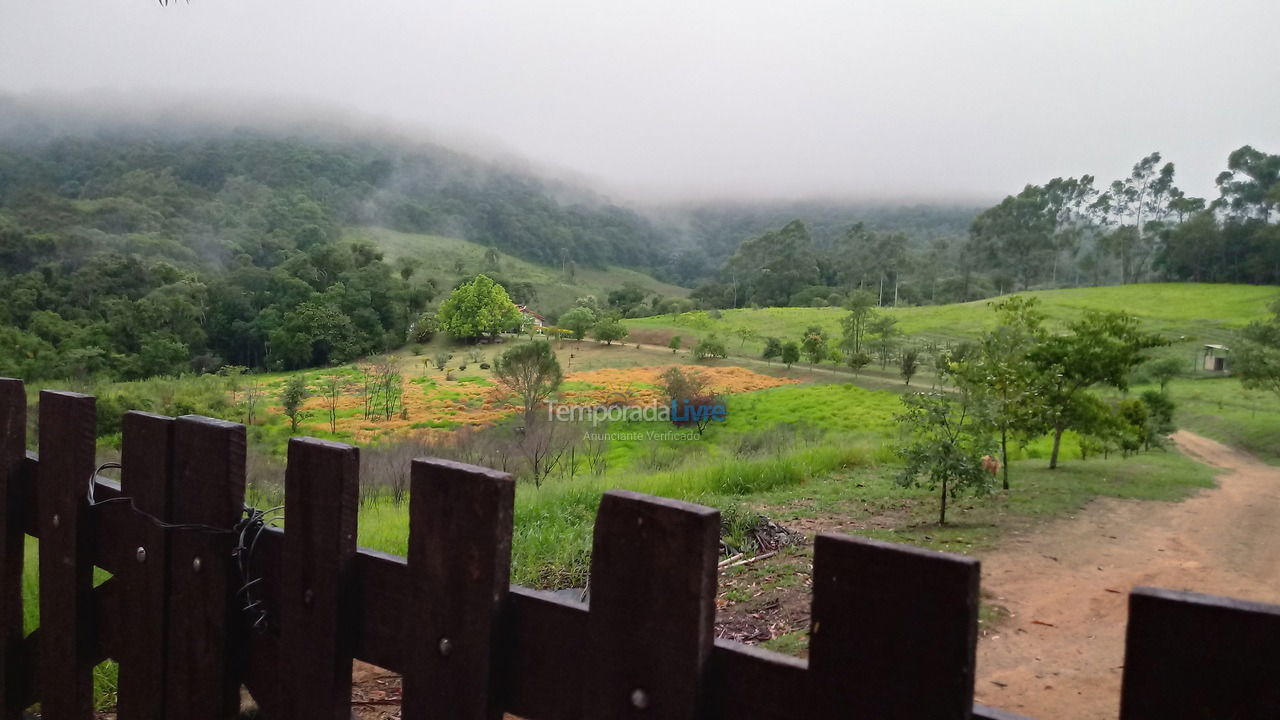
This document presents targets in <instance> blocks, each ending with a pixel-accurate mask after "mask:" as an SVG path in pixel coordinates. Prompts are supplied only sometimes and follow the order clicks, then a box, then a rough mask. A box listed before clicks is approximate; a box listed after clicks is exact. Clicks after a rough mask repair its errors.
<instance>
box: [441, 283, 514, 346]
mask: <svg viewBox="0 0 1280 720" xmlns="http://www.w3.org/2000/svg"><path fill="white" fill-rule="evenodd" d="M437 318H438V320H439V323H440V329H442V330H444V331H445V332H447V333H449V334H450V335H453V336H454V337H457V338H463V339H467V340H474V339H476V338H478V337H481V336H484V335H497V334H498V333H500V332H502V331H504V330H510V329H511V328H514V327H517V326H519V324H520V311H519V310H517V309H516V306H515V304H514V303H512V302H511V296H510V295H508V294H507V291H506V289H505V288H503V287H502V286H501V285H498V284H497V283H495V282H494V281H493V280H491V279H490V278H489V277H488V276H487V275H484V274H483V273H482V274H480V275H476V276H475V278H473V279H472V280H471V281H470V282H466V283H463V284H461V285H459V286H458V287H457V288H455V289H454V290H453V292H452V293H450V294H449V297H447V298H445V301H444V302H443V303H441V304H440V311H439V313H438V314H437Z"/></svg>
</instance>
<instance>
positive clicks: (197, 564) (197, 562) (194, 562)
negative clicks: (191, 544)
mask: <svg viewBox="0 0 1280 720" xmlns="http://www.w3.org/2000/svg"><path fill="white" fill-rule="evenodd" d="M200 566H201V562H200V558H199V556H197V557H196V558H195V559H194V560H192V561H191V569H192V570H194V571H196V572H200Z"/></svg>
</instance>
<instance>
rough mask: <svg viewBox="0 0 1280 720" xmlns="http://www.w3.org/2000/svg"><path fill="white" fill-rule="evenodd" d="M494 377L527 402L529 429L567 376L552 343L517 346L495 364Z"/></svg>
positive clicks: (525, 404) (526, 416)
mask: <svg viewBox="0 0 1280 720" xmlns="http://www.w3.org/2000/svg"><path fill="white" fill-rule="evenodd" d="M493 374H494V377H496V378H497V379H498V382H500V383H502V384H503V385H504V386H505V387H506V388H507V389H509V390H510V391H511V392H513V393H515V394H517V395H519V396H520V399H521V401H522V402H523V403H524V420H525V425H526V427H529V426H530V425H531V423H532V422H533V413H534V411H535V410H536V409H537V407H538V405H539V403H541V402H542V401H544V400H546V399H547V398H548V397H550V396H551V393H553V392H555V391H556V388H558V387H560V383H561V382H562V381H563V380H564V374H563V373H562V372H561V370H560V361H559V360H557V359H556V354H555V352H553V351H552V349H551V344H550V343H547V342H544V341H538V342H531V343H524V344H521V345H517V346H515V347H513V348H511V349H509V350H507V351H506V352H504V353H502V355H500V356H498V357H497V358H495V359H494V361H493Z"/></svg>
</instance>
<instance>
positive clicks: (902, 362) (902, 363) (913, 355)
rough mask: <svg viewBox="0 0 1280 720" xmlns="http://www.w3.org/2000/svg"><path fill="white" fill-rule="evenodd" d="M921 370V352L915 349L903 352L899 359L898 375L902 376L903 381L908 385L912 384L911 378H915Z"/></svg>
mask: <svg viewBox="0 0 1280 720" xmlns="http://www.w3.org/2000/svg"><path fill="white" fill-rule="evenodd" d="M919 369H920V351H919V350H916V349H915V348H909V349H907V350H904V351H903V352H902V356H901V357H899V358H898V374H899V375H901V376H902V381H903V383H905V384H906V385H910V384H911V378H912V377H914V376H915V374H916V371H917V370H919Z"/></svg>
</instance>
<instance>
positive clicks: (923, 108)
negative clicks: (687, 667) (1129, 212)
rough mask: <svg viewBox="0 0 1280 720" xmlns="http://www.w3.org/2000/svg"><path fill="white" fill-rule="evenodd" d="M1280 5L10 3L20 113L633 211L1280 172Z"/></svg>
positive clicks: (11, 58) (1031, 1) (1124, 1)
mask: <svg viewBox="0 0 1280 720" xmlns="http://www.w3.org/2000/svg"><path fill="white" fill-rule="evenodd" d="M1277 28H1280V3H1277V2H1276V1H1275V0H1258V1H1256V2H1253V1H1250V2H1244V1H1240V2H1232V1H1231V0H1226V1H1223V2H1178V1H1177V0H1158V1H1147V0H1142V1H1136V0H1109V1H1106V2H1102V1H1099V2H1040V1H1037V0H1020V1H1016V2H1014V1H1011V2H993V1H986V0H983V1H976V0H967V1H965V2H957V1H954V0H952V1H946V2H944V1H938V2H913V1H909V0H906V1H904V0H885V1H884V2H855V1H852V0H844V1H843V2H816V1H815V2H803V1H798V2H779V1H778V0H772V1H769V2H747V1H744V0H734V1H731V2H730V1H725V2H720V1H716V2H709V1H706V0H695V1H694V2H690V1H689V0H683V1H681V2H667V1H666V0H645V1H644V2H622V1H619V0H610V1H603V2H602V1H601V0H591V1H588V0H563V1H558V0H552V1H547V0H543V1H541V2H530V1H529V0H517V1H512V2H484V1H475V0H472V1H469V2H434V1H431V0H381V1H380V2H356V1H353V0H345V1H341V2H340V1H338V0H307V1H306V2H299V1H297V0H190V3H189V4H188V3H186V2H182V1H181V0H179V2H178V4H176V5H172V6H170V7H160V6H159V5H158V3H156V2H155V1H154V0H56V1H54V2H47V1H39V0H0V93H9V94H16V95H18V96H19V97H20V98H21V97H23V96H26V95H29V94H32V93H34V94H41V95H42V94H47V93H49V92H55V93H60V94H64V95H67V96H71V97H76V96H81V97H83V94H84V93H86V92H89V91H95V92H106V93H110V94H115V93H128V94H131V95H136V96H139V97H141V96H147V97H157V96H159V97H164V98H169V97H184V98H201V99H213V100H216V101H217V102H219V103H222V102H227V103H237V104H244V103H245V102H246V101H247V100H252V102H253V104H254V106H261V105H262V104H263V103H267V104H270V103H273V102H276V101H277V100H288V101H305V102H309V103H316V102H319V103H323V104H326V105H334V106H338V107H341V108H344V109H347V110H354V111H357V112H359V113H363V114H368V115H372V116H375V117H380V118H388V119H390V120H393V121H395V122H397V123H406V124H413V125H420V126H425V127H429V128H433V129H436V130H438V131H441V132H443V133H445V135H446V136H449V137H466V138H468V139H470V140H473V141H478V142H482V143H489V144H491V145H494V146H497V147H502V148H505V150H507V151H510V152H513V153H516V154H519V155H521V156H524V157H527V158H529V159H530V160H532V161H534V162H536V163H540V164H544V165H548V166H554V167H558V168H563V169H565V170H569V171H573V172H576V173H580V174H581V175H582V176H584V177H586V178H590V179H591V180H592V181H594V182H595V183H597V184H598V185H599V186H600V187H601V188H602V189H604V190H606V191H607V192H610V193H612V194H614V195H618V196H622V197H629V198H631V199H634V200H671V199H681V198H708V197H732V196H746V197H752V198H768V197H780V198H793V197H800V196H822V197H839V198H844V197H868V198H886V197H901V196H906V197H910V198H919V199H934V198H957V199H966V200H969V199H973V200H984V201H985V200H990V199H994V198H997V197H999V196H1001V195H1004V194H1006V193H1009V192H1016V191H1017V190H1018V189H1020V188H1021V186H1022V185H1023V184H1025V183H1027V182H1042V181H1044V180H1047V179H1048V178H1050V177H1053V176H1056V175H1068V174H1070V175H1076V174H1080V173H1085V172H1090V173H1094V174H1097V175H1098V176H1099V179H1100V180H1110V179H1112V178H1114V177H1116V176H1118V175H1121V174H1124V173H1126V172H1127V171H1128V168H1129V166H1131V165H1132V164H1133V162H1134V161H1136V160H1137V159H1138V158H1139V157H1140V156H1142V155H1144V154H1146V153H1147V152H1150V151H1152V150H1160V151H1162V152H1163V153H1164V155H1165V157H1166V159H1170V160H1173V161H1174V162H1176V163H1177V164H1178V167H1179V172H1178V176H1179V180H1180V184H1182V185H1183V187H1185V188H1187V189H1188V190H1189V191H1190V192H1193V193H1196V194H1208V193H1212V192H1213V188H1212V180H1213V177H1214V176H1215V175H1216V174H1217V172H1218V171H1220V170H1221V169H1222V168H1223V166H1224V163H1225V159H1226V155H1227V153H1228V152H1229V151H1230V150H1231V149H1234V148H1235V147H1238V146H1240V145H1242V144H1246V143H1248V144H1253V145H1255V146H1256V147H1259V148H1260V149H1263V150H1267V151H1270V152H1280V57H1278V55H1277V49H1276V48H1277V43H1276V31H1277Z"/></svg>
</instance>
